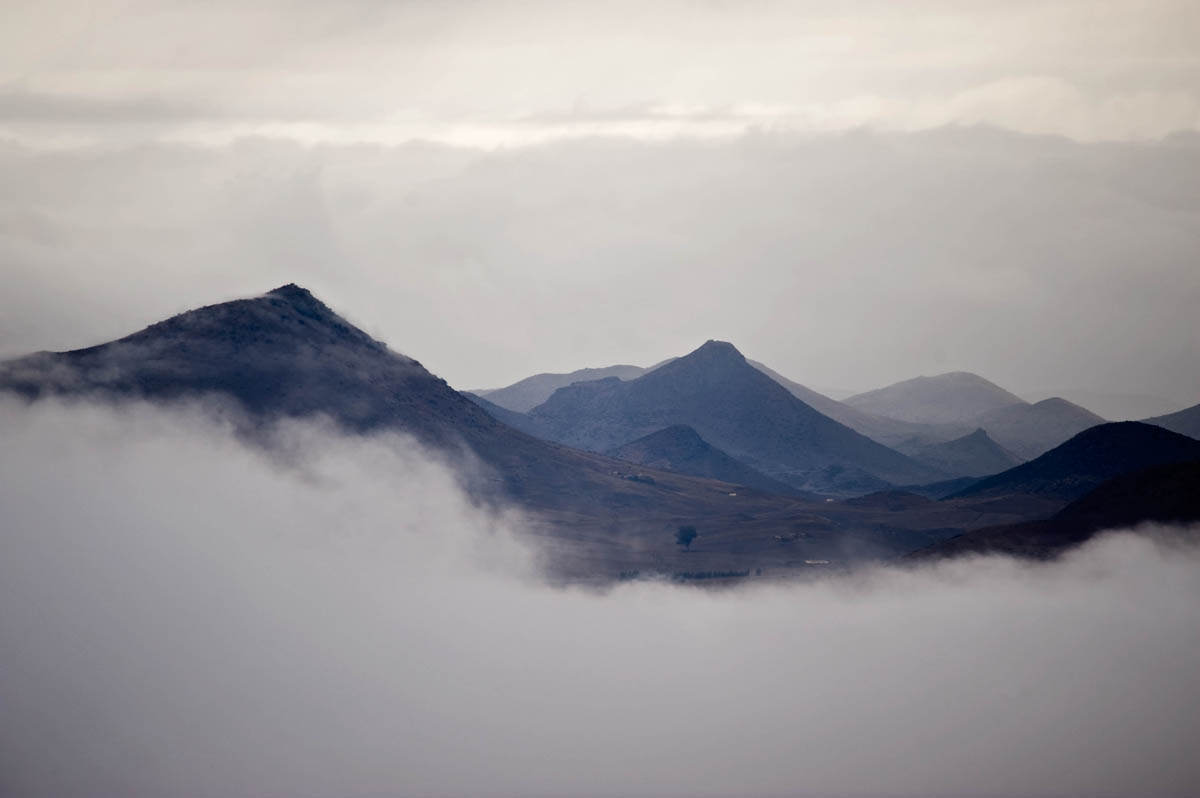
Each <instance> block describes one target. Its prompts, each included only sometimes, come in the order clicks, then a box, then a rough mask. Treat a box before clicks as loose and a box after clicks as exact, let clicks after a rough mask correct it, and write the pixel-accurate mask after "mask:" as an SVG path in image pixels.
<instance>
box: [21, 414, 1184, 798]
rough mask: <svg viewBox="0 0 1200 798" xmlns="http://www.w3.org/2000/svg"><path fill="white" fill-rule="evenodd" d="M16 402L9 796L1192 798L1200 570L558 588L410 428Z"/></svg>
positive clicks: (1096, 553) (1138, 568) (1180, 563)
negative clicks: (228, 424)
mask: <svg viewBox="0 0 1200 798" xmlns="http://www.w3.org/2000/svg"><path fill="white" fill-rule="evenodd" d="M281 434H282V435H284V436H286V437H287V439H288V440H289V441H290V443H291V448H290V451H294V452H301V453H304V455H305V456H304V457H303V458H302V459H301V460H300V461H299V462H298V463H295V462H289V463H284V464H280V462H279V460H278V458H272V457H269V456H266V455H264V454H263V453H262V452H259V451H257V450H252V449H248V448H246V447H244V446H242V445H241V444H239V443H237V442H236V440H235V438H234V437H233V436H232V435H231V434H229V430H228V429H227V428H223V427H222V426H220V424H219V423H215V422H213V421H211V420H210V419H208V418H206V417H205V416H204V415H203V414H201V413H179V412H166V411H162V410H155V409H150V408H145V407H136V408H129V407H127V408H125V409H111V408H109V409H106V408H97V407H86V406H82V407H81V406H76V407H67V406H59V405H52V404H44V403H43V404H38V405H34V406H32V407H27V406H24V405H20V404H16V403H5V404H2V405H0V439H2V440H3V441H4V446H3V448H2V450H0V526H2V530H3V531H2V534H0V718H2V720H0V793H3V794H5V795H55V796H68V795H87V796H103V795H122V796H132V795H146V796H209V795H222V796H242V795H256V796H262V795H288V796H330V795H367V794H369V795H433V794H437V795H468V794H469V795H549V794H555V795H754V794H788V795H868V794H872V795H880V794H883V795H951V794H953V795H1019V796H1027V795H1028V796H1032V795H1075V794H1081V795H1082V794H1086V795H1128V796H1133V795H1137V796H1151V795H1184V794H1189V793H1194V792H1195V790H1196V788H1197V786H1198V785H1200V763H1198V762H1197V760H1196V758H1195V756H1194V751H1193V747H1194V743H1195V741H1196V739H1198V738H1200V721H1198V720H1197V712H1196V709H1197V706H1198V701H1200V685H1198V683H1197V680H1196V673H1200V558H1198V557H1197V555H1196V552H1195V550H1194V549H1188V548H1184V547H1179V546H1167V545H1165V544H1163V543H1161V542H1155V540H1154V539H1151V538H1149V537H1147V536H1135V535H1113V536H1108V537H1105V538H1104V539H1102V540H1100V541H1098V542H1097V543H1095V544H1093V545H1091V546H1089V547H1088V548H1086V549H1085V550H1082V551H1080V552H1078V553H1076V554H1075V555H1073V556H1071V557H1069V558H1067V559H1066V560H1064V561H1063V562H1061V563H1058V564H1055V565H1049V566H1036V567H1031V566H1027V565H1021V564H1017V563H1014V562H1012V561H1009V560H1003V559H987V560H975V561H969V562H957V563H949V564H944V565H941V566H938V567H936V568H932V569H926V570H919V571H903V570H892V569H884V570H879V571H876V572H872V573H869V574H858V575H855V576H853V577H848V578H845V579H838V580H831V581H827V582H820V583H809V584H795V585H782V586H769V587H757V588H747V589H744V590H738V591H720V592H711V591H704V590H699V589H691V588H680V587H677V586H671V585H665V584H655V583H642V584H627V585H622V586H620V587H618V588H615V589H613V590H610V591H607V592H595V591H591V590H582V589H562V588H555V587H551V586H548V585H546V584H544V583H542V582H541V581H539V580H538V579H537V576H536V568H535V565H536V552H535V551H533V550H532V549H530V548H529V547H528V546H527V545H525V544H524V543H523V542H522V541H521V539H520V526H521V521H520V516H519V514H515V513H514V514H506V515H499V516H498V515H495V514H492V513H489V512H486V511H484V510H482V509H480V508H478V507H476V506H475V505H473V504H472V503H471V502H470V501H468V500H467V499H466V497H465V496H464V495H463V494H462V493H461V492H460V490H459V488H458V487H457V482H456V480H455V479H454V477H453V475H452V474H451V473H450V472H449V471H447V470H446V469H445V468H444V467H442V466H441V465H439V464H438V463H437V462H435V461H433V460H431V459H430V458H428V457H427V456H424V455H423V454H422V453H421V452H420V451H418V450H417V449H416V448H415V447H414V446H413V445H412V444H411V443H409V442H406V441H405V440H404V439H403V438H385V439H371V440H363V439H352V440H351V439H345V438H341V437H338V436H336V435H334V434H333V433H331V432H330V431H329V430H324V429H321V428H319V427H311V426H295V427H291V428H288V429H285V430H283V431H282V432H281Z"/></svg>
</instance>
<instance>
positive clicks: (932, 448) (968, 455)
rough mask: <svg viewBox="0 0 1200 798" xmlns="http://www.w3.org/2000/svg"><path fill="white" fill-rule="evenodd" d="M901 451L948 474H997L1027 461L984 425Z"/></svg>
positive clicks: (974, 475) (981, 475) (984, 475)
mask: <svg viewBox="0 0 1200 798" xmlns="http://www.w3.org/2000/svg"><path fill="white" fill-rule="evenodd" d="M901 451H903V452H905V454H908V455H911V456H912V457H914V458H916V459H917V460H920V461H921V462H923V463H927V464H929V465H930V466H933V467H934V468H937V469H939V470H941V471H945V472H946V473H947V474H962V475H963V476H970V477H986V476H989V475H991V474H997V473H999V472H1001V471H1006V470H1008V469H1010V468H1012V467H1013V466H1017V465H1020V464H1021V463H1022V462H1023V461H1022V459H1021V458H1020V457H1017V456H1016V455H1015V454H1013V453H1012V452H1010V451H1008V450H1007V449H1005V448H1004V447H1003V446H1001V445H1000V444H998V443H996V442H995V441H994V440H992V439H991V437H990V436H989V435H988V433H987V431H986V430H985V429H983V427H979V428H977V429H976V430H975V431H974V432H972V433H970V434H968V435H964V436H962V437H961V438H955V439H954V440H952V441H946V442H945V443H931V444H925V445H922V446H916V447H913V448H912V449H901Z"/></svg>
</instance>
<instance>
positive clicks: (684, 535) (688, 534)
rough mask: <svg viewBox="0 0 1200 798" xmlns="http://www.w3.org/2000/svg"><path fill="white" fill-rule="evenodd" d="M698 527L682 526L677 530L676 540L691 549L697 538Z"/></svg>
mask: <svg viewBox="0 0 1200 798" xmlns="http://www.w3.org/2000/svg"><path fill="white" fill-rule="evenodd" d="M697 534H698V533H697V532H696V527H694V526H681V527H679V529H677V530H676V531H675V542H676V543H678V544H679V545H680V546H683V547H684V548H685V549H687V550H689V551H690V550H691V548H692V541H693V540H695V539H696V535H697Z"/></svg>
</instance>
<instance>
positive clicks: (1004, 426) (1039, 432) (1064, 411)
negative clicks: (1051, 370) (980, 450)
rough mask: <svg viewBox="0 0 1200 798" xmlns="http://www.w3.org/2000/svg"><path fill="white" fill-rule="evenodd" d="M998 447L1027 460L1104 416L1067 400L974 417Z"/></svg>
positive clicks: (1012, 406) (1005, 408)
mask: <svg viewBox="0 0 1200 798" xmlns="http://www.w3.org/2000/svg"><path fill="white" fill-rule="evenodd" d="M975 423H977V424H978V425H979V426H980V427H983V428H984V429H985V430H987V432H988V434H989V435H990V436H991V437H992V438H993V439H994V440H995V441H996V442H997V443H999V444H1000V445H1001V446H1003V447H1004V448H1006V449H1008V450H1009V451H1011V452H1013V453H1014V454H1016V455H1017V456H1019V457H1022V458H1024V459H1026V460H1032V459H1033V458H1035V457H1037V456H1039V455H1042V454H1045V453H1046V452H1048V451H1050V450H1051V449H1053V448H1054V447H1055V446H1058V445H1059V444H1060V443H1063V442H1064V441H1067V440H1070V439H1071V438H1072V437H1073V436H1075V435H1077V434H1079V433H1080V432H1083V431H1084V430H1085V429H1088V428H1089V427H1094V426H1096V425H1097V424H1103V423H1104V419H1103V418H1101V417H1100V416H1098V415H1096V414H1095V413H1093V412H1092V411H1090V410H1087V409H1086V408H1083V407H1080V406H1079V405H1076V404H1072V403H1071V402H1068V401H1067V400H1066V399H1059V398H1057V397H1056V398H1051V399H1043V400H1042V401H1040V402H1038V403H1036V404H1026V403H1024V402H1022V403H1021V404H1016V405H1008V406H1007V407H1001V408H997V409H996V410H992V411H989V412H987V413H983V414H982V415H980V416H978V417H977V418H976V419H975Z"/></svg>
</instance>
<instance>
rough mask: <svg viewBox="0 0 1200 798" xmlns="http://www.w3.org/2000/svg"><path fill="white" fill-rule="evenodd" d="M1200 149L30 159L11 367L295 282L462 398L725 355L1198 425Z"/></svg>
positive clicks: (566, 146) (998, 135)
mask: <svg viewBox="0 0 1200 798" xmlns="http://www.w3.org/2000/svg"><path fill="white" fill-rule="evenodd" d="M661 113H662V114H663V115H664V116H665V115H666V113H665V112H661ZM677 113H683V111H678V112H677ZM1197 141H1200V139H1197V138H1196V137H1194V136H1178V137H1174V138H1171V139H1169V140H1166V141H1163V142H1158V143H1154V144H1093V145H1084V144H1078V143H1073V142H1070V141H1065V140H1062V139H1053V138H1037V137H1031V136H1020V135H1016V134H1011V133H1005V132H1002V131H997V130H994V129H988V128H971V129H962V128H947V129H940V130H937V131H930V132H924V133H888V134H884V133H871V132H866V131H856V132H853V133H845V134H837V135H821V136H802V135H794V134H768V133H758V134H751V135H746V136H742V137H740V138H735V139H714V140H706V141H695V140H692V141H673V142H664V143H657V144H651V143H646V142H636V141H629V140H619V139H587V140H580V141H571V142H557V143H550V144H545V145H540V146H536V147H524V148H517V149H514V150H506V151H499V152H481V151H478V150H473V149H468V148H460V147H448V146H442V145H434V144H428V143H427V144H420V145H418V144H413V145H406V146H403V147H376V146H349V145H346V146H328V145H322V146H314V147H303V146H298V145H296V144H294V143H288V142H281V141H271V140H263V139H250V140H243V141H239V142H237V143H235V144H233V145H229V146H221V147H215V148H204V147H185V146H154V147H148V146H147V147H133V148H129V149H118V150H114V151H106V152H91V151H84V152H80V151H73V152H56V153H47V152H40V151H33V150H28V149H24V148H20V147H9V148H5V149H0V180H2V181H3V182H4V184H5V185H7V186H9V187H10V189H11V190H10V191H9V192H8V193H7V194H6V195H5V197H4V198H3V199H2V200H0V262H2V263H4V267H3V269H4V274H5V289H6V290H5V292H4V294H3V296H0V356H15V355H19V354H24V353H25V352H28V351H32V350H38V349H63V348H70V347H79V346H86V345H91V344H95V343H100V342H102V341H105V340H110V339H113V338H116V337H119V336H121V335H125V334H128V333H130V332H132V331H134V330H136V329H139V328H141V327H143V326H145V325H147V324H150V323H153V322H155V321H158V320H160V319H162V318H164V317H166V316H168V315H171V314H173V313H177V312H180V311H183V310H186V309H188V308H191V307H195V306H197V305H201V304H207V303H210V302H215V301H221V300H224V299H230V298H234V297H237V296H240V295H254V294H258V293H261V292H262V291H264V290H268V289H270V288H272V287H275V286H277V285H282V284H285V283H288V282H293V281H294V282H298V283H301V284H304V285H306V286H307V287H309V288H311V289H312V290H314V291H315V292H316V293H317V295H318V296H320V297H321V298H322V299H324V300H325V301H327V302H328V303H329V304H330V305H331V306H332V307H334V308H335V309H337V310H338V311H340V312H344V313H345V314H346V315H347V316H348V317H349V318H350V319H351V321H353V322H355V323H357V324H360V325H363V326H365V327H366V328H367V329H368V331H369V332H371V333H372V334H373V335H374V336H375V337H376V338H379V339H382V340H384V341H387V342H388V343H389V344H390V345H391V346H393V347H394V348H395V349H397V350H399V351H402V352H405V353H406V354H409V355H411V356H413V357H416V358H417V359H418V360H420V361H421V362H422V363H425V364H427V365H428V366H429V367H430V368H431V369H432V370H433V371H434V372H435V373H437V374H439V375H440V376H443V377H445V378H446V379H448V380H449V381H450V382H451V383H452V384H454V385H456V386H458V387H463V388H479V387H497V386H500V385H504V384H508V383H511V382H514V381H516V380H518V379H521V378H523V377H526V376H528V375H529V374H533V373H537V372H540V371H560V372H561V371H571V370H573V369H576V368H579V367H582V366H588V365H591V366H600V365H607V364H611V363H638V364H642V365H649V364H651V363H655V362H658V361H660V360H662V359H664V358H666V357H671V356H676V355H679V354H682V353H685V352H688V351H691V350H692V349H694V348H695V347H696V346H698V345H699V344H700V343H702V342H703V341H705V340H707V339H709V338H716V339H721V340H729V341H732V342H734V343H735V344H736V345H737V346H739V347H740V348H741V349H742V350H743V351H744V352H745V353H746V354H748V355H750V356H752V357H754V358H756V359H758V360H760V361H762V362H765V363H767V364H768V365H770V366H771V367H772V368H774V369H776V370H777V371H779V372H781V373H783V374H785V375H787V376H788V377H790V378H792V379H796V380H798V381H800V382H801V383H804V384H814V385H831V386H839V387H846V388H856V389H858V390H866V389H869V388H873V387H878V386H880V385H883V384H887V383H888V382H892V381H895V380H900V379H907V378H909V377H912V376H914V375H917V374H935V373H941V372H945V371H951V370H955V369H961V370H968V371H975V372H978V373H981V374H983V375H984V376H986V377H988V378H989V379H992V380H994V381H997V382H999V383H1000V384H1003V385H1005V386H1006V387H1009V388H1010V389H1011V390H1015V391H1017V392H1018V393H1020V392H1021V391H1022V390H1031V391H1041V390H1044V389H1048V388H1052V389H1055V390H1059V389H1072V388H1073V389H1088V390H1092V391H1099V392H1109V393H1113V392H1129V386H1131V385H1136V386H1138V389H1139V391H1144V392H1147V393H1150V394H1154V395H1160V396H1163V397H1165V398H1166V400H1167V401H1168V402H1171V403H1174V404H1175V405H1176V408H1175V409H1179V408H1182V407H1186V406H1189V405H1191V404H1195V403H1196V401H1197V397H1198V396H1200V369H1198V368H1196V366H1197V362H1196V352H1197V351H1200V326H1198V325H1197V324H1196V322H1195V319H1194V316H1195V314H1192V313H1189V312H1188V311H1189V310H1190V309H1191V308H1192V307H1193V306H1194V305H1195V304H1196V303H1197V302H1200V293H1198V292H1200V283H1198V282H1197V280H1196V270H1195V268H1194V262H1195V256H1196V253H1197V252H1198V251H1200V233H1198V232H1197V231H1200V218H1198V217H1200V193H1198V191H1197V186H1200V170H1198V165H1200V157H1198V156H1197V152H1198V147H1197Z"/></svg>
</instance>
